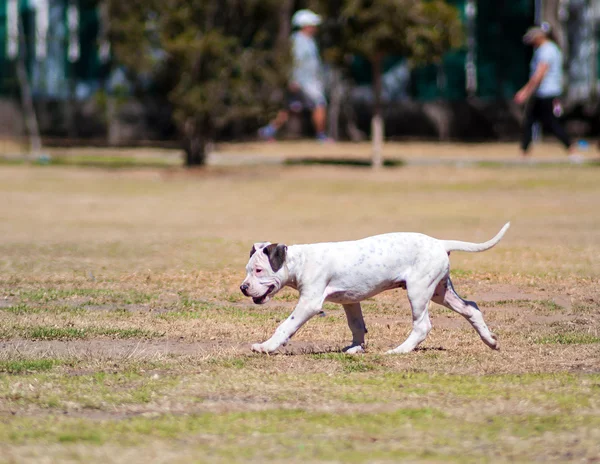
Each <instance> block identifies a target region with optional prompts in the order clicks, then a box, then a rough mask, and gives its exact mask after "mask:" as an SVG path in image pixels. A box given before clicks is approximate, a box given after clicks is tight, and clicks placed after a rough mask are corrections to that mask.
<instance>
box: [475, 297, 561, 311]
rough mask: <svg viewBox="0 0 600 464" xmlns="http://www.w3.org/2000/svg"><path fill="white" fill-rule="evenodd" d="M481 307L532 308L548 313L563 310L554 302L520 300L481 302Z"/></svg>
mask: <svg viewBox="0 0 600 464" xmlns="http://www.w3.org/2000/svg"><path fill="white" fill-rule="evenodd" d="M481 306H484V307H495V306H500V307H517V308H532V309H545V310H548V311H560V310H562V309H564V307H563V306H561V305H559V304H558V303H556V302H554V301H553V300H522V299H508V300H496V301H482V302H481Z"/></svg>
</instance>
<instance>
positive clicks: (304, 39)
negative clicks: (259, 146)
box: [258, 10, 331, 142]
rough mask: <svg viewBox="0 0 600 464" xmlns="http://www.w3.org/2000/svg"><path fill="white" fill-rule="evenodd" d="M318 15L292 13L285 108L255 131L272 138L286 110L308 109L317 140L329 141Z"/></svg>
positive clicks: (283, 121)
mask: <svg viewBox="0 0 600 464" xmlns="http://www.w3.org/2000/svg"><path fill="white" fill-rule="evenodd" d="M321 22H322V20H321V17H320V16H319V15H318V14H316V13H314V12H312V11H311V10H298V11H296V13H294V15H293V16H292V26H293V27H294V28H297V29H298V30H297V31H296V32H294V33H293V34H292V36H291V42H292V57H293V71H292V77H291V81H290V83H289V85H288V92H287V108H286V109H284V110H281V111H279V112H278V113H277V116H276V117H275V119H274V120H273V121H271V122H270V123H269V124H267V125H266V126H264V127H261V128H260V129H259V131H258V134H259V136H260V137H261V138H263V139H266V140H273V139H274V138H275V135H276V134H277V131H278V130H279V129H280V128H281V127H282V126H283V125H284V124H285V123H286V122H287V121H288V119H289V112H290V111H293V112H295V113H299V112H301V111H302V110H303V109H305V108H307V109H309V110H310V111H311V112H312V122H313V125H314V127H315V132H316V134H317V140H319V141H321V142H327V141H330V140H331V139H329V137H328V136H327V133H326V132H325V130H326V124H327V100H326V99H325V85H324V83H323V64H322V62H321V58H320V56H319V48H318V46H317V42H316V40H315V35H316V34H317V30H318V26H319V25H320V24H321Z"/></svg>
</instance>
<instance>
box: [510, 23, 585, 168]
mask: <svg viewBox="0 0 600 464" xmlns="http://www.w3.org/2000/svg"><path fill="white" fill-rule="evenodd" d="M549 33H550V29H549V26H548V25H547V24H544V25H543V27H532V28H530V29H529V30H528V31H527V33H526V34H525V36H523V42H524V43H525V44H527V45H532V46H533V47H534V49H535V50H534V53H533V57H532V59H531V65H530V74H529V76H530V77H529V80H528V81H527V83H526V84H525V85H524V86H523V87H522V88H521V89H520V90H519V91H518V92H517V93H516V94H515V97H514V100H515V102H516V103H518V104H526V108H525V120H524V123H523V135H522V138H521V153H522V155H523V156H524V157H525V156H527V155H528V151H529V147H530V145H531V139H532V129H533V125H534V123H535V122H538V121H539V122H541V123H542V124H543V126H544V127H545V128H546V129H547V130H550V131H551V132H552V133H553V134H554V135H555V136H556V137H557V138H558V139H559V140H560V141H561V143H562V144H563V145H564V146H565V148H566V149H567V150H568V152H569V159H570V160H571V161H572V162H580V161H582V156H581V155H579V154H577V153H576V151H575V145H574V144H573V143H572V142H571V138H570V137H569V135H568V134H567V132H566V131H565V129H564V128H563V126H562V124H561V123H560V121H559V119H558V116H559V115H560V111H561V110H560V102H559V100H558V99H559V98H560V96H561V94H562V90H563V57H562V52H561V50H560V48H559V47H558V45H557V44H556V43H555V42H554V41H553V40H551V39H550V37H549Z"/></svg>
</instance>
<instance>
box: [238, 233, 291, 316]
mask: <svg viewBox="0 0 600 464" xmlns="http://www.w3.org/2000/svg"><path fill="white" fill-rule="evenodd" d="M286 255H287V246H285V245H280V244H278V243H269V242H260V243H255V244H254V246H253V247H252V250H250V259H249V260H248V264H247V265H246V272H247V275H246V278H245V279H244V281H243V282H242V285H241V286H240V290H241V291H242V293H243V294H244V295H246V296H250V297H252V300H253V301H254V303H256V304H263V303H266V302H267V301H269V299H270V298H271V296H273V295H275V294H276V293H277V292H278V291H279V290H281V289H282V288H283V287H284V286H285V284H286V283H287V280H288V270H287V267H286V266H285V258H286Z"/></svg>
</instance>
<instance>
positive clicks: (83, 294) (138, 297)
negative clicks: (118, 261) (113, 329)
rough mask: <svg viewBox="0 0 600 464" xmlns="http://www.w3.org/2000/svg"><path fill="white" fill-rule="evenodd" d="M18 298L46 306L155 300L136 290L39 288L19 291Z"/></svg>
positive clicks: (130, 302)
mask: <svg viewBox="0 0 600 464" xmlns="http://www.w3.org/2000/svg"><path fill="white" fill-rule="evenodd" d="M18 296H19V297H20V298H21V300H22V301H24V302H28V303H37V304H47V303H50V302H55V301H62V300H69V299H74V298H87V299H89V301H87V302H85V303H83V304H84V305H86V304H102V303H119V304H143V303H149V302H151V301H152V300H154V299H156V295H155V294H148V293H144V292H140V291H137V290H129V291H115V290H108V289H102V288H74V289H55V288H40V289H36V290H27V291H21V292H19V294H18Z"/></svg>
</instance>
